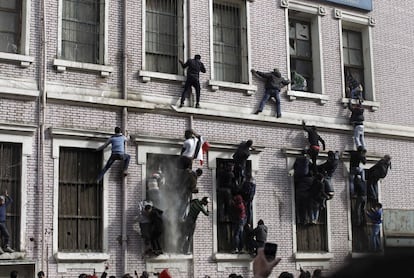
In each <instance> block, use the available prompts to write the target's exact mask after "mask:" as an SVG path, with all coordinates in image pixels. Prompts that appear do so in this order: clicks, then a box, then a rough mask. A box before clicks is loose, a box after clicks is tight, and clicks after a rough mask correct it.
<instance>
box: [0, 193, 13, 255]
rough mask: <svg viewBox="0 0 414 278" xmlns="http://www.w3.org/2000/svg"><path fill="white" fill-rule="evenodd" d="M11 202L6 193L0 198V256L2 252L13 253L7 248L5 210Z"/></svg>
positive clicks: (7, 231)
mask: <svg viewBox="0 0 414 278" xmlns="http://www.w3.org/2000/svg"><path fill="white" fill-rule="evenodd" d="M12 202H13V199H12V198H11V197H10V196H9V194H8V193H7V190H6V191H5V192H4V195H1V196H0V235H1V241H2V248H1V247H0V255H1V254H4V252H9V253H13V252H14V250H13V249H11V248H10V246H9V239H10V233H9V230H8V229H7V226H6V209H7V207H8V206H9V205H10V204H11V203H12Z"/></svg>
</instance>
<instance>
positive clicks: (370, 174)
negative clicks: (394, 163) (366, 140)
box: [366, 154, 391, 201]
mask: <svg viewBox="0 0 414 278" xmlns="http://www.w3.org/2000/svg"><path fill="white" fill-rule="evenodd" d="M388 169H391V156H390V155H388V154H386V155H384V157H383V158H381V159H380V160H378V161H377V163H375V165H374V166H372V167H371V168H369V169H368V170H366V175H367V176H366V180H367V194H368V199H371V200H376V201H378V181H379V180H380V179H383V178H385V177H386V176H387V174H388Z"/></svg>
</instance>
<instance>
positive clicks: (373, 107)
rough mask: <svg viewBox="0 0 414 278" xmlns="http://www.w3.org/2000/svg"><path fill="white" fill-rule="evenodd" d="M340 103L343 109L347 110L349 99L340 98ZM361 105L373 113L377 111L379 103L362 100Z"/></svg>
mask: <svg viewBox="0 0 414 278" xmlns="http://www.w3.org/2000/svg"><path fill="white" fill-rule="evenodd" d="M341 102H342V105H343V107H344V108H347V106H348V103H349V98H342V100H341ZM362 105H363V106H365V107H369V108H370V109H371V111H373V112H375V111H377V110H378V108H379V107H380V103H379V102H378V101H372V100H364V102H363V103H362Z"/></svg>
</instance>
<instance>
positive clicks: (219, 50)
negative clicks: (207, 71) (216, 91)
mask: <svg viewBox="0 0 414 278" xmlns="http://www.w3.org/2000/svg"><path fill="white" fill-rule="evenodd" d="M213 45H214V79H215V80H220V81H227V82H234V83H248V70H247V62H248V61H247V60H248V59H247V58H248V57H247V56H248V55H247V23H246V15H245V9H244V8H243V7H242V6H241V5H240V4H236V3H232V2H228V1H225V2H224V1H214V4H213Z"/></svg>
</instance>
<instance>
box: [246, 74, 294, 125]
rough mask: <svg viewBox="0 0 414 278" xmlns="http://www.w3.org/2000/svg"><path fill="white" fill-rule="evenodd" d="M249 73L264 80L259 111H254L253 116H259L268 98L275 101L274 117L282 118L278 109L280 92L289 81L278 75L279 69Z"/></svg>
mask: <svg viewBox="0 0 414 278" xmlns="http://www.w3.org/2000/svg"><path fill="white" fill-rule="evenodd" d="M251 72H252V73H253V74H255V75H257V76H259V77H261V78H263V79H265V80H266V81H265V92H264V95H263V98H262V100H261V101H260V105H259V109H257V110H256V112H255V113H254V114H256V115H257V114H259V113H260V112H262V111H263V109H264V107H265V105H266V103H267V101H268V100H269V99H270V98H272V97H273V98H274V99H275V101H276V117H278V118H280V117H282V112H281V108H280V90H281V89H282V88H283V87H285V86H286V85H288V84H289V83H290V80H289V79H285V78H283V77H282V75H281V74H280V71H279V69H277V68H274V69H273V71H272V72H268V73H265V72H261V71H257V70H254V69H252V70H251Z"/></svg>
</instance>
